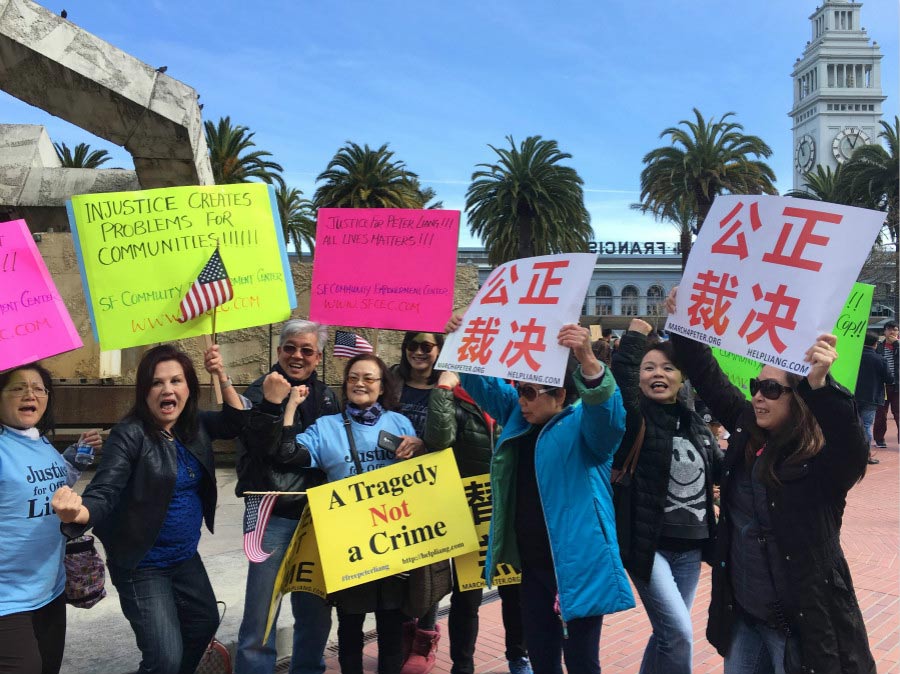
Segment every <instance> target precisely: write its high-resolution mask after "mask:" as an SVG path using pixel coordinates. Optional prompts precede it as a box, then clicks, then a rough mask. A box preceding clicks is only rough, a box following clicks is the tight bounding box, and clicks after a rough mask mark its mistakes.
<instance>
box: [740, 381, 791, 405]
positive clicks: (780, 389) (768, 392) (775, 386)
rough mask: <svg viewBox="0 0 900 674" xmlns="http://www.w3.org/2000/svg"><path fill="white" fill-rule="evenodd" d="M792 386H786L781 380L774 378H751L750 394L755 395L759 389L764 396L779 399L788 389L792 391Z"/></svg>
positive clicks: (769, 398)
mask: <svg viewBox="0 0 900 674" xmlns="http://www.w3.org/2000/svg"><path fill="white" fill-rule="evenodd" d="M791 390H793V389H791V387H790V386H785V385H784V384H782V383H781V382H778V381H776V380H774V379H756V378H754V379H751V380H750V395H751V396H755V395H756V392H757V391H759V392H760V393H762V395H763V398H766V399H768V400H778V399H779V398H780V397H781V394H782V393H785V392H787V391H791Z"/></svg>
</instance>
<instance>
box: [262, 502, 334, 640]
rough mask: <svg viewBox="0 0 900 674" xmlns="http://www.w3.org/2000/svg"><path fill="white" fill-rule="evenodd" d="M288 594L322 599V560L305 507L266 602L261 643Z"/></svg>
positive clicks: (309, 516)
mask: <svg viewBox="0 0 900 674" xmlns="http://www.w3.org/2000/svg"><path fill="white" fill-rule="evenodd" d="M290 592H310V593H312V594H314V595H316V596H318V597H321V598H322V599H324V598H325V579H324V578H323V576H322V560H320V559H319V549H318V546H317V545H316V531H315V529H314V528H313V521H312V515H311V514H310V512H309V506H308V505H307V506H306V507H305V508H303V514H302V515H301V516H300V522H299V523H298V524H297V529H296V531H294V536H293V537H292V538H291V543H290V545H289V546H288V549H287V551H286V552H285V554H284V559H283V560H282V561H281V566H280V567H279V569H278V574H277V575H276V576H275V587H274V588H273V589H272V597H271V600H270V602H269V618H268V621H267V622H266V635H265V637H264V638H263V643H265V642H266V641H267V640H268V638H269V630H270V629H272V623H273V621H274V619H275V607H276V606H279V605H280V604H281V598H282V597H283V596H284V595H286V594H288V593H290Z"/></svg>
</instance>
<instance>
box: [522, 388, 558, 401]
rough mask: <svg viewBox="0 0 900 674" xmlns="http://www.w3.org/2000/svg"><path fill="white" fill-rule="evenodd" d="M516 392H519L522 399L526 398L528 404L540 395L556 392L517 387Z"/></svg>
mask: <svg viewBox="0 0 900 674" xmlns="http://www.w3.org/2000/svg"><path fill="white" fill-rule="evenodd" d="M516 390H517V391H518V392H519V397H520V398H525V400H527V401H528V402H532V401H534V400H536V399H537V397H538V396H539V395H541V394H542V393H550V392H551V391H555V390H556V389H555V388H534V386H516Z"/></svg>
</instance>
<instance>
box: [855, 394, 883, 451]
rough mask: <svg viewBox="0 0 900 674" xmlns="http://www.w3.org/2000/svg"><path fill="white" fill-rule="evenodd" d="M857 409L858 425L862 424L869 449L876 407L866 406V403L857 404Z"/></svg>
mask: <svg viewBox="0 0 900 674" xmlns="http://www.w3.org/2000/svg"><path fill="white" fill-rule="evenodd" d="M856 406H857V408H858V409H859V423H861V424H862V427H863V430H864V431H865V433H866V440H867V441H868V443H869V447H870V448H871V447H872V424H874V423H875V412H877V411H878V405H868V404H866V403H857V404H856Z"/></svg>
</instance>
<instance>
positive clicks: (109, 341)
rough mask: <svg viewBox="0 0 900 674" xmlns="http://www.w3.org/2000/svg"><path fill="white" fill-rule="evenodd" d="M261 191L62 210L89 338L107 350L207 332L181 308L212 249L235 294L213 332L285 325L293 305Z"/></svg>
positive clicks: (211, 191)
mask: <svg viewBox="0 0 900 674" xmlns="http://www.w3.org/2000/svg"><path fill="white" fill-rule="evenodd" d="M274 203H275V197H274V192H273V191H272V188H271V186H269V185H264V184H251V183H241V184H236V185H211V186H190V187H167V188H164V189H155V190H143V191H139V192H112V193H104V194H85V195H81V196H75V197H72V199H71V201H69V202H68V203H67V207H68V212H69V222H70V224H71V226H72V231H73V232H74V234H75V236H74V237H73V241H74V243H75V252H76V255H77V258H78V265H79V268H80V270H81V279H82V284H83V286H84V293H85V297H86V298H87V300H88V302H87V305H88V310H89V312H90V317H91V324H92V325H93V327H94V337H95V339H97V341H98V342H99V343H100V348H101V349H104V350H110V349H122V348H127V347H131V346H140V345H142V344H153V343H156V342H166V341H171V340H174V339H184V338H186V337H194V336H196V335H203V334H209V333H211V332H212V315H213V311H211V310H210V311H206V312H205V313H202V314H201V315H200V316H198V317H197V318H194V319H192V320H188V321H186V322H184V323H181V322H179V321H178V319H179V318H180V317H181V311H180V304H181V300H182V299H183V298H184V297H185V295H186V294H187V292H188V290H189V289H190V287H191V286H192V284H193V283H194V281H196V280H197V279H198V276H199V275H200V273H201V271H202V270H204V268H205V266H206V264H207V262H209V260H210V258H211V257H212V255H213V253H214V252H215V251H216V249H217V247H218V249H219V255H220V257H221V260H222V263H223V265H224V267H225V270H226V272H227V276H228V278H229V279H230V282H231V287H232V294H233V297H232V298H231V299H230V300H228V301H227V302H225V303H224V304H222V305H221V306H219V307H218V309H216V330H217V331H227V330H238V329H241V328H249V327H253V326H256V325H265V324H267V323H274V322H277V321H282V320H284V319H286V318H288V316H290V312H291V308H292V307H294V306H296V304H297V299H296V295H295V293H294V283H293V279H292V278H291V273H290V267H289V265H288V261H287V253H286V250H285V245H284V236H283V234H282V231H281V227H280V224H277V223H280V221H279V218H278V215H277V212H276V211H275V210H274V208H273V204H274Z"/></svg>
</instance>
